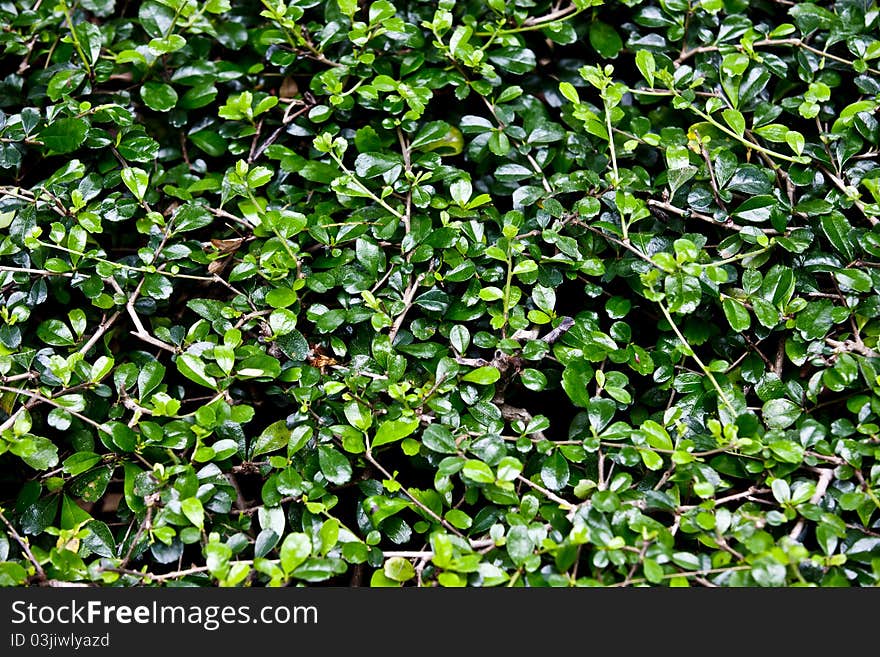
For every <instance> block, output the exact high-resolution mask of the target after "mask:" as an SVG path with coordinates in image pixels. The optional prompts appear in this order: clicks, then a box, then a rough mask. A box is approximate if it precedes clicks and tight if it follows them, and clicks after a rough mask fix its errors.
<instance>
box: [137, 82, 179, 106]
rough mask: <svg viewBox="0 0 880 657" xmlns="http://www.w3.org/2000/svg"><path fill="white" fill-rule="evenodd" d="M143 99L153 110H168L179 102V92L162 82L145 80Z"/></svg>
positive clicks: (142, 87)
mask: <svg viewBox="0 0 880 657" xmlns="http://www.w3.org/2000/svg"><path fill="white" fill-rule="evenodd" d="M140 91H141V100H143V101H144V104H145V105H146V106H147V107H149V108H150V109H152V110H156V111H157V112H167V111H168V110H170V109H171V108H173V107H174V106H175V105H176V104H177V92H176V91H175V90H174V87H172V86H171V85H168V84H165V83H162V82H145V83H144V84H143V85H142V86H141V90H140Z"/></svg>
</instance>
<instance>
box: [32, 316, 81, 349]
mask: <svg viewBox="0 0 880 657" xmlns="http://www.w3.org/2000/svg"><path fill="white" fill-rule="evenodd" d="M37 337H38V338H40V340H42V341H43V342H45V343H46V344H50V345H52V346H54V347H70V346H72V345H73V344H75V342H74V339H73V332H72V331H71V330H70V329H69V328H68V327H67V325H66V324H65V323H64V322H61V321H59V320H57V319H47V320H46V321H45V322H43V323H42V324H40V325H39V326H38V327H37Z"/></svg>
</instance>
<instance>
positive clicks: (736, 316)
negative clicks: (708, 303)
mask: <svg viewBox="0 0 880 657" xmlns="http://www.w3.org/2000/svg"><path fill="white" fill-rule="evenodd" d="M721 307H722V309H723V310H724V316H725V317H726V318H727V322H728V323H729V324H730V328H732V329H733V330H734V331H736V332H737V333H742V332H743V331H745V330H746V329H748V328H749V326H751V323H752V321H751V317H750V316H749V311H748V310H746V308H745V307H744V306H743V305H742V304H741V303H740V302H738V301H736V300H734V299H731V298H729V297H728V298H726V299H724V301H722V302H721Z"/></svg>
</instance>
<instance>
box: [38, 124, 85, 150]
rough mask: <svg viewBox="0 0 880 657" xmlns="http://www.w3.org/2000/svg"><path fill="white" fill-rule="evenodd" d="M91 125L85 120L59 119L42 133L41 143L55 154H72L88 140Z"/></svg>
mask: <svg viewBox="0 0 880 657" xmlns="http://www.w3.org/2000/svg"><path fill="white" fill-rule="evenodd" d="M88 130H89V124H88V123H86V122H85V120H84V119H78V118H67V119H58V120H57V121H54V122H52V123H50V124H49V125H48V126H47V127H46V128H45V129H44V130H43V131H42V132H40V141H42V142H43V145H44V146H45V147H46V148H48V149H49V150H50V151H53V152H55V153H70V152H71V151H75V150H76V149H77V148H79V146H80V144H82V143H83V142H84V141H85V139H86V133H87V132H88Z"/></svg>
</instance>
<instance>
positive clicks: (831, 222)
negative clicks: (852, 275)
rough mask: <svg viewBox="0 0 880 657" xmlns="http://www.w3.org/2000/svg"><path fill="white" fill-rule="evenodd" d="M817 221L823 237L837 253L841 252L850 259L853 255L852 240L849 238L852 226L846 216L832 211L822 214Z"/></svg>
mask: <svg viewBox="0 0 880 657" xmlns="http://www.w3.org/2000/svg"><path fill="white" fill-rule="evenodd" d="M819 223H820V224H821V226H822V232H823V233H825V237H826V238H827V239H828V241H829V242H830V243H831V245H832V246H833V247H834V248H835V249H837V251H838V253H840V254H842V255H843V256H844V257H845V258H846V259H847V260H848V261H849V260H852V258H853V255H854V253H853V242H852V241H851V240H850V232H851V231H852V227H851V226H850V223H849V222H848V221H847V220H846V218H845V217H844V216H843V215H842V214H840V213H839V212H832V213H831V214H826V215H824V216H823V217H822V218H821V219H820V220H819Z"/></svg>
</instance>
